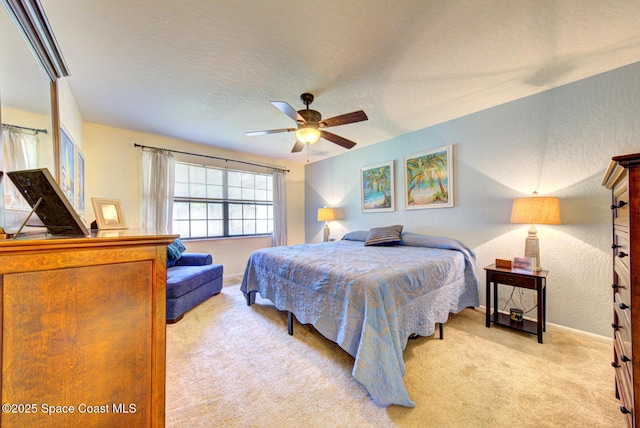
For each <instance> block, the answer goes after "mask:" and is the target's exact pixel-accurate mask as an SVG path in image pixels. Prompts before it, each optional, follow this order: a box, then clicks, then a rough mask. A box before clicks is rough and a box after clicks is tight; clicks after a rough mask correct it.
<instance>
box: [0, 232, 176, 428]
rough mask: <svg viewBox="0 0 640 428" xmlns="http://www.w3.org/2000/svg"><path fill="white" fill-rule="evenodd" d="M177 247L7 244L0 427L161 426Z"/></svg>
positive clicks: (148, 241) (98, 240)
mask: <svg viewBox="0 0 640 428" xmlns="http://www.w3.org/2000/svg"><path fill="white" fill-rule="evenodd" d="M101 233H102V234H103V235H100V234H101ZM175 238H176V236H155V235H144V234H142V233H138V234H136V233H135V232H132V231H122V232H119V231H110V232H107V233H104V232H98V234H97V235H96V234H94V235H93V236H91V237H87V238H50V239H42V238H40V239H38V238H35V239H23V238H20V239H18V240H16V241H8V240H0V333H1V336H0V364H1V366H2V373H1V374H0V386H1V389H2V412H1V413H0V426H2V427H25V426H30V427H35V426H47V427H70V426H132V427H133V426H135V427H163V426H164V408H165V338H166V334H165V332H166V327H165V316H166V314H165V304H166V300H165V295H166V245H167V244H169V243H170V242H171V241H173V239H175Z"/></svg>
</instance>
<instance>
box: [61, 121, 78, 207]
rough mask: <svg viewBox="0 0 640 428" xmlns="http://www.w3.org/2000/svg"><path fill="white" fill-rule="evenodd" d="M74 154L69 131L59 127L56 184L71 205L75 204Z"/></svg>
mask: <svg viewBox="0 0 640 428" xmlns="http://www.w3.org/2000/svg"><path fill="white" fill-rule="evenodd" d="M74 155H75V154H74V144H73V140H72V139H71V137H69V133H68V132H67V131H65V129H64V128H63V127H60V147H59V153H58V172H59V174H58V177H60V182H59V183H58V185H59V186H60V189H62V193H64V195H65V196H66V197H67V199H68V200H69V202H70V203H71V205H74V204H75V200H74V196H75V195H74V190H75V188H74V180H75V175H74Z"/></svg>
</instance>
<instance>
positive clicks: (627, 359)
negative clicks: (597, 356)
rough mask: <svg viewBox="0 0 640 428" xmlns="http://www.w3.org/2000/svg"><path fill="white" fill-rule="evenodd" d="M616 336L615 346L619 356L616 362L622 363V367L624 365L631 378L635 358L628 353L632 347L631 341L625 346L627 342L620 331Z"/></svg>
mask: <svg viewBox="0 0 640 428" xmlns="http://www.w3.org/2000/svg"><path fill="white" fill-rule="evenodd" d="M614 336H615V338H614V348H615V353H616V357H617V360H616V362H617V363H618V364H619V365H620V367H624V369H625V370H626V372H627V376H628V377H629V379H631V377H632V376H631V373H632V372H633V366H632V364H633V360H632V359H631V356H630V355H629V354H628V353H627V351H628V350H630V349H631V343H627V344H626V347H625V343H624V342H623V341H622V337H621V336H620V332H619V331H616V332H615V335H614Z"/></svg>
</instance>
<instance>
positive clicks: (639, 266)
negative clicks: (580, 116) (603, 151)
mask: <svg viewBox="0 0 640 428" xmlns="http://www.w3.org/2000/svg"><path fill="white" fill-rule="evenodd" d="M602 185H603V186H605V187H606V188H607V189H610V190H611V195H612V196H611V211H612V222H613V243H612V246H611V248H612V249H613V251H612V256H613V263H612V267H613V283H612V289H613V323H612V324H611V326H612V327H613V337H614V341H613V344H614V346H613V362H612V363H611V364H612V365H613V367H614V368H615V373H616V377H615V379H616V397H617V398H619V399H620V411H621V412H622V413H623V414H624V415H625V418H626V421H627V425H628V426H630V427H635V426H637V421H638V413H639V412H640V361H634V359H633V355H635V356H636V358H637V359H640V153H638V154H633V155H625V156H616V157H614V158H613V159H612V160H611V163H610V164H609V167H608V168H607V171H606V173H605V176H604V179H603V181H602ZM634 255H636V256H635V257H634ZM636 348H638V349H636Z"/></svg>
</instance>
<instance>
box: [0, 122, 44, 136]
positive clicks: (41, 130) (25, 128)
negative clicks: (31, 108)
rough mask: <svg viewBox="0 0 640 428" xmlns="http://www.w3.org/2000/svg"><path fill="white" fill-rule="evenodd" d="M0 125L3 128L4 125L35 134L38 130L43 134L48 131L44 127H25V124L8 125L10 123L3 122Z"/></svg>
mask: <svg viewBox="0 0 640 428" xmlns="http://www.w3.org/2000/svg"><path fill="white" fill-rule="evenodd" d="M2 127H3V128H5V127H6V128H18V129H24V130H25V131H33V132H35V133H36V134H37V133H38V132H42V133H43V134H47V133H48V131H47V130H46V129H36V128H27V127H26V126H18V125H10V124H8V123H3V124H2Z"/></svg>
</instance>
